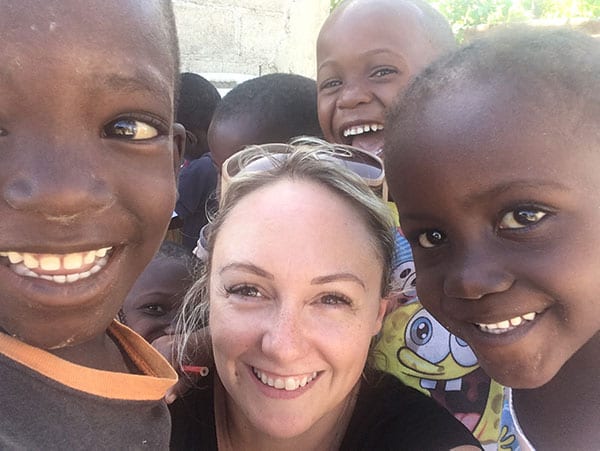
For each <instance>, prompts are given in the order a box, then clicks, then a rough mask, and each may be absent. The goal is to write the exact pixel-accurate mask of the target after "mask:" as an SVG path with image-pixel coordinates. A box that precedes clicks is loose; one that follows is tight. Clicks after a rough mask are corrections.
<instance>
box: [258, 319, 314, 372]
mask: <svg viewBox="0 0 600 451" xmlns="http://www.w3.org/2000/svg"><path fill="white" fill-rule="evenodd" d="M307 349H308V343H307V341H306V334H305V333H304V327H303V325H302V321H301V312H292V311H289V310H280V311H278V312H277V313H276V314H274V315H273V316H271V318H270V319H269V320H268V321H267V323H266V324H265V332H264V334H263V336H262V351H263V353H264V354H265V355H267V356H268V357H269V358H271V359H273V360H276V361H279V362H284V363H285V362H292V361H294V360H297V359H299V358H300V357H302V356H303V355H305V354H306V353H307Z"/></svg>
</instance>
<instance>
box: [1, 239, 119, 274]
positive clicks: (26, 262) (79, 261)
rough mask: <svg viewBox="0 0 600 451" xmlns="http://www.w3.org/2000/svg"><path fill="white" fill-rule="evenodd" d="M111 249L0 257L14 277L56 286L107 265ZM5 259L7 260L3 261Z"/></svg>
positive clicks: (20, 253) (17, 254) (4, 255)
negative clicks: (48, 282) (38, 280)
mask: <svg viewBox="0 0 600 451" xmlns="http://www.w3.org/2000/svg"><path fill="white" fill-rule="evenodd" d="M111 250H112V247H104V248H101V249H96V250H89V251H84V252H73V253H70V254H38V253H30V252H14V251H3V252H0V258H1V257H4V258H2V260H3V261H4V262H6V263H7V266H8V267H9V268H10V269H11V270H12V271H13V272H15V273H16V274H18V275H20V276H24V277H35V278H39V279H43V280H48V281H51V282H55V283H73V282H76V281H78V280H80V279H85V278H87V277H90V276H91V275H92V274H96V273H97V272H98V271H100V270H101V269H102V268H103V267H104V266H106V263H107V262H108V259H109V256H110V251H111ZM4 259H6V260H4Z"/></svg>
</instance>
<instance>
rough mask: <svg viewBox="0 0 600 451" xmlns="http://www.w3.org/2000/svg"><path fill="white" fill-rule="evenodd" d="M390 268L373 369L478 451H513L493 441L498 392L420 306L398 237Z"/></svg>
mask: <svg viewBox="0 0 600 451" xmlns="http://www.w3.org/2000/svg"><path fill="white" fill-rule="evenodd" d="M394 268H395V270H394V274H393V276H394V278H395V279H394V281H393V293H394V294H395V295H394V296H393V299H394V302H393V304H394V309H393V311H392V312H391V313H389V314H388V316H387V317H386V320H385V323H384V327H383V330H382V333H381V337H380V340H379V342H378V343H377V345H376V347H375V359H376V365H377V367H378V368H380V369H382V370H384V371H386V372H388V373H391V374H393V375H395V376H396V377H398V378H399V379H400V380H402V381H403V382H404V383H405V384H406V385H408V386H410V387H413V388H415V389H417V390H419V391H421V392H423V393H425V394H426V395H428V396H431V397H432V398H434V399H435V400H436V401H438V402H439V403H440V404H442V405H443V406H445V407H446V408H447V409H448V410H449V411H450V412H452V413H453V414H454V416H455V417H456V418H458V419H459V420H460V421H462V423H463V424H464V425H465V426H467V427H468V428H469V430H470V431H471V432H472V433H473V435H474V436H475V438H477V439H478V440H479V441H480V442H481V443H482V445H483V446H484V449H486V450H487V449H490V450H491V449H515V448H512V447H510V446H509V447H508V448H505V447H503V446H502V443H499V439H500V442H504V443H506V442H505V440H502V438H500V437H499V434H500V430H501V426H500V419H501V413H502V407H503V388H502V386H500V385H499V384H497V383H496V382H494V381H492V380H490V378H489V377H488V376H487V375H486V374H485V373H484V372H483V370H481V369H480V368H479V365H478V363H477V357H476V356H475V354H474V353H473V351H472V350H471V348H470V347H469V346H468V345H467V343H465V342H464V341H463V340H461V339H460V338H459V337H457V336H455V335H453V334H451V333H450V332H448V330H446V329H445V328H444V327H443V326H442V325H441V324H440V323H439V322H437V321H436V320H435V318H434V317H433V316H432V315H431V314H430V313H429V312H427V311H426V310H425V309H424V308H423V307H422V306H421V304H420V302H419V300H418V298H417V297H416V272H415V267H414V262H413V259H412V254H411V252H410V247H409V245H408V242H407V241H406V239H404V238H403V237H402V236H401V235H400V234H398V235H397V236H396V259H395V261H394ZM504 439H506V437H504Z"/></svg>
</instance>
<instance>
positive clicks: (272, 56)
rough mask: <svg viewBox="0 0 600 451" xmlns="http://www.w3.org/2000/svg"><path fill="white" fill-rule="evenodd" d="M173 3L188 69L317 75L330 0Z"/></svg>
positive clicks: (189, 0)
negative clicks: (318, 41)
mask: <svg viewBox="0 0 600 451" xmlns="http://www.w3.org/2000/svg"><path fill="white" fill-rule="evenodd" d="M173 4H174V9H175V17H176V20H177V27H178V32H179V41H180V47H181V60H182V70H183V71H191V72H196V73H200V74H211V73H215V74H223V76H224V75H225V74H243V75H247V76H258V75H262V74H267V73H272V72H292V73H297V74H301V75H305V76H309V77H313V78H314V77H315V75H316V68H315V42H316V38H317V34H318V32H319V29H320V27H321V25H322V23H323V21H324V20H325V18H326V17H327V15H328V13H329V4H330V2H329V0H244V1H242V0H174V1H173ZM217 77H218V76H217ZM225 78H226V77H225Z"/></svg>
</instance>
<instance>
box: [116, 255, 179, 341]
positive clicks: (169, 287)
mask: <svg viewBox="0 0 600 451" xmlns="http://www.w3.org/2000/svg"><path fill="white" fill-rule="evenodd" d="M189 282H190V274H189V271H188V269H187V267H186V266H185V261H183V260H181V259H179V258H175V257H162V256H158V257H156V258H154V259H153V260H152V261H151V262H150V264H149V265H148V266H147V267H146V269H145V270H144V272H142V274H140V277H139V278H138V279H137V280H136V282H135V284H134V285H133V287H132V288H131V291H130V292H129V294H128V295H127V297H126V298H125V303H124V304H123V309H122V310H123V313H124V314H125V319H126V322H127V325H128V326H129V327H131V328H132V329H133V330H135V331H136V332H137V333H138V334H140V335H141V336H142V337H144V338H145V339H146V340H147V341H148V342H152V341H154V340H155V339H157V338H158V337H162V336H163V335H170V334H172V333H173V320H174V318H175V316H176V314H177V311H178V309H179V306H180V305H181V302H182V300H183V296H184V294H185V290H186V288H187V286H188V285H189Z"/></svg>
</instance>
